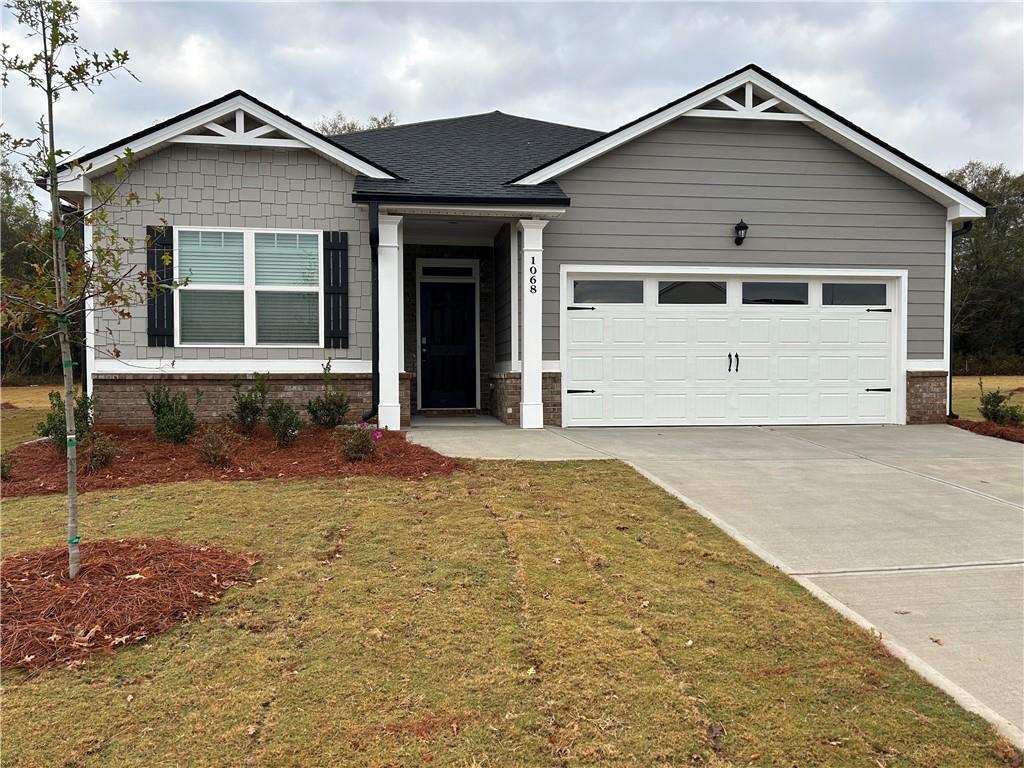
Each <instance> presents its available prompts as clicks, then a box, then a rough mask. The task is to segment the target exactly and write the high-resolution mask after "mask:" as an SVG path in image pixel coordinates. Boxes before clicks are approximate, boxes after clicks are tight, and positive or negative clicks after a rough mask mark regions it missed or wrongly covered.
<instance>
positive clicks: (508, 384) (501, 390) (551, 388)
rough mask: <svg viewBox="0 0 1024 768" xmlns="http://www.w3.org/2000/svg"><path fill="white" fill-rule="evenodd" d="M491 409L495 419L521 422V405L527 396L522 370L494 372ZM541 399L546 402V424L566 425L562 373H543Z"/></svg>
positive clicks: (509, 422)
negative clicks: (524, 393)
mask: <svg viewBox="0 0 1024 768" xmlns="http://www.w3.org/2000/svg"><path fill="white" fill-rule="evenodd" d="M490 383H491V410H490V413H491V415H492V416H494V418H496V419H498V420H500V421H503V422H505V423H506V424H511V425H513V426H518V425H519V406H520V404H521V403H522V399H523V388H522V381H521V379H520V376H519V373H518V372H511V373H494V374H491V381H490ZM540 388H541V401H542V402H543V403H544V423H545V424H546V425H548V426H550V427H560V426H562V374H560V373H558V372H554V373H551V372H545V373H542V374H541V384H540Z"/></svg>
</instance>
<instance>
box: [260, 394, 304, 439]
mask: <svg viewBox="0 0 1024 768" xmlns="http://www.w3.org/2000/svg"><path fill="white" fill-rule="evenodd" d="M267 426H268V427H270V431H271V432H273V434H274V437H275V439H276V440H277V446H278V447H279V448H285V447H287V446H289V445H291V444H292V443H293V442H295V438H296V437H298V436H299V430H300V429H302V419H300V418H299V412H298V411H297V410H295V409H294V408H292V407H291V406H290V405H288V403H286V402H285V401H284V400H274V401H273V402H272V403H271V404H270V407H269V408H267Z"/></svg>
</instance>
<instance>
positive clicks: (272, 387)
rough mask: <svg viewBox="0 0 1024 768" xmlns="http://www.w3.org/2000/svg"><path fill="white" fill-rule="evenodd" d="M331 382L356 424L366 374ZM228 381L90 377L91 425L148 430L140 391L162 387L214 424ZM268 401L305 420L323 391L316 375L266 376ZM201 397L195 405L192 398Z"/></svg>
mask: <svg viewBox="0 0 1024 768" xmlns="http://www.w3.org/2000/svg"><path fill="white" fill-rule="evenodd" d="M238 378H240V379H241V380H242V382H243V385H242V386H243V389H246V388H247V387H248V386H250V385H251V384H252V381H253V374H251V373H250V374H244V375H242V376H239V377H238ZM331 378H332V380H334V381H336V382H337V383H338V384H341V385H342V386H343V387H344V388H345V390H346V391H347V392H348V399H349V413H348V418H349V420H350V421H353V422H355V421H358V420H359V419H360V418H361V417H362V415H363V414H364V413H366V412H367V411H368V410H369V409H370V400H371V394H372V381H371V378H370V374H368V373H338V374H332V376H331ZM409 379H410V377H409V375H408V374H402V376H401V380H400V383H399V397H400V398H401V402H402V426H403V427H405V426H408V425H409ZM234 380H235V377H233V376H227V375H223V374H172V375H166V374H131V375H121V374H116V375H115V374H97V375H95V376H93V397H94V400H95V418H96V423H97V425H100V426H103V425H108V426H120V427H148V426H151V425H152V424H153V418H152V414H151V413H150V411H149V406H148V405H147V404H146V390H147V389H152V388H153V387H155V386H157V385H159V384H163V385H164V386H166V387H167V388H168V389H169V390H171V392H172V394H173V393H174V392H178V391H182V390H184V391H186V392H188V396H189V405H190V406H192V408H193V409H194V410H195V412H196V416H197V417H198V419H199V420H200V421H202V422H208V421H216V420H217V419H220V418H223V417H224V416H226V415H227V414H228V412H229V411H230V410H231V398H232V396H233V395H234V393H235V389H234V387H233V386H232V382H233V381H234ZM268 381H269V387H268V389H269V397H270V399H272V400H277V399H280V400H284V401H286V402H288V403H290V404H291V405H293V406H295V407H296V408H298V409H299V412H300V413H301V415H302V417H303V418H304V419H305V418H306V410H305V405H306V403H307V402H308V401H309V400H311V399H312V398H314V397H316V396H317V395H318V394H320V393H321V392H322V391H323V384H322V382H323V379H322V377H321V376H320V374H318V373H303V374H271V375H270V376H269V378H268ZM200 394H201V397H200V398H199V402H198V404H196V397H197V396H199V395H200Z"/></svg>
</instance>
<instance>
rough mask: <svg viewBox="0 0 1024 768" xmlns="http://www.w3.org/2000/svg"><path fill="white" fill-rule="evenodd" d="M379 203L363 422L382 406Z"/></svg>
mask: <svg viewBox="0 0 1024 768" xmlns="http://www.w3.org/2000/svg"><path fill="white" fill-rule="evenodd" d="M377 215H378V205H377V203H370V204H369V212H368V216H369V219H370V273H371V277H370V285H371V287H370V307H371V310H370V338H371V347H372V350H373V351H372V353H371V358H372V362H371V363H370V371H371V374H370V375H371V378H372V384H371V390H372V394H371V400H370V410H368V411H367V412H366V413H364V414H363V417H362V420H363V421H370V420H371V419H376V418H377V406H378V405H380V322H379V321H380V306H379V305H378V302H377V286H378V283H379V280H380V263H379V260H378V251H377V247H378V246H379V245H380V224H379V222H378V220H377Z"/></svg>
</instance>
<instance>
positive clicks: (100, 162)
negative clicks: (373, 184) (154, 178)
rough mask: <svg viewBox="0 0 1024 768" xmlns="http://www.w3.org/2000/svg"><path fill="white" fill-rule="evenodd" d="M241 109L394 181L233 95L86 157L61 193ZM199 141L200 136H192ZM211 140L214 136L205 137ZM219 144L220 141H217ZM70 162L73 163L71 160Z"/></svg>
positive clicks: (63, 180)
mask: <svg viewBox="0 0 1024 768" xmlns="http://www.w3.org/2000/svg"><path fill="white" fill-rule="evenodd" d="M240 109H241V110H244V111H245V112H247V113H249V114H250V115H252V116H253V117H255V118H257V119H259V120H261V121H262V122H264V123H265V124H267V125H271V126H273V127H274V130H276V131H278V132H280V133H282V134H284V135H286V136H289V137H291V138H292V139H296V140H298V141H300V142H302V144H303V145H304V146H306V147H308V148H309V149H310V150H311V151H313V152H316V153H317V154H319V155H321V156H323V157H325V158H327V159H328V160H332V161H334V162H336V163H338V164H339V165H342V166H344V167H345V168H347V169H348V170H349V171H351V172H352V173H356V174H359V175H362V176H367V177H369V178H371V179H392V178H394V177H393V176H391V175H390V174H387V173H385V172H384V171H382V170H380V169H379V168H377V167H376V166H373V165H370V164H369V163H367V162H366V161H364V160H360V159H359V158H358V157H355V156H354V155H351V154H349V153H348V152H346V151H345V150H343V149H342V148H341V147H339V146H338V145H336V144H332V143H331V142H329V141H327V140H325V139H322V138H320V137H319V136H316V135H315V134H313V133H310V132H309V131H305V130H302V129H301V128H299V127H298V126H296V125H293V124H292V123H289V122H288V121H287V120H282V119H281V118H280V117H278V116H277V115H275V114H274V113H273V112H270V111H269V110H266V109H264V108H263V107H261V106H260V105H259V104H256V103H255V102H253V101H250V100H249V99H247V98H246V97H245V96H241V95H239V96H235V97H233V98H231V99H228V100H227V101H223V102H221V103H220V104H216V105H214V106H212V107H210V108H209V109H204V110H203V111H202V112H198V113H196V114H194V115H190V116H189V117H186V118H182V119H181V120H179V121H177V122H175V123H172V124H171V125H168V126H165V127H164V128H162V129H160V130H159V131H154V132H153V133H149V134H146V135H145V136H142V137H141V138H139V139H136V140H135V141H132V142H128V143H125V144H122V145H121V146H119V147H116V148H115V149H112V150H110V151H108V152H104V153H103V154H102V155H99V156H97V157H93V158H90V159H89V160H87V161H86V162H85V163H84V164H83V166H82V167H81V168H75V167H70V168H66V169H64V171H62V172H61V175H60V177H59V181H58V184H59V186H60V189H61V191H62V192H63V191H64V189H65V184H73V183H74V182H75V180H76V179H77V178H78V177H79V176H81V175H82V174H83V173H84V174H86V175H90V176H92V175H95V174H97V173H101V172H102V171H104V170H106V169H108V168H109V167H111V166H112V165H113V164H114V162H115V161H116V160H117V158H118V157H120V156H122V155H123V154H124V151H125V150H126V149H128V148H130V149H131V150H132V152H133V153H135V154H136V155H142V154H144V153H148V152H151V151H154V150H156V149H158V148H159V147H162V146H163V145H164V144H168V143H171V142H172V140H174V139H175V138H176V137H178V136H181V135H182V134H187V133H188V132H189V131H194V130H197V129H199V128H202V127H203V126H205V125H206V124H207V123H209V122H212V121H215V120H219V119H220V118H222V117H224V116H225V115H227V114H231V113H234V112H236V111H237V110H240ZM196 138H198V139H201V138H203V137H196ZM209 138H211V139H215V138H217V137H212V136H211V137H209ZM199 143H216V142H199ZM221 143H223V142H221ZM71 162H74V160H72V161H71Z"/></svg>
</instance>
